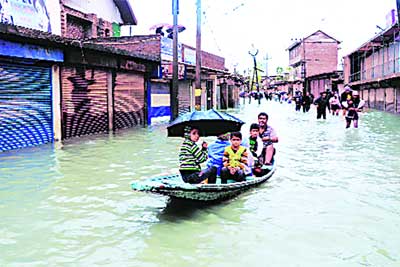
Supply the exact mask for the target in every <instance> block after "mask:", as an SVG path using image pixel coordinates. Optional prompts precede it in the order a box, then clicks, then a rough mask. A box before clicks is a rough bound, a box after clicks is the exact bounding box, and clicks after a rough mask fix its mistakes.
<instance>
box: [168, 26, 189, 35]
mask: <svg viewBox="0 0 400 267" xmlns="http://www.w3.org/2000/svg"><path fill="white" fill-rule="evenodd" d="M176 28H177V30H178V32H183V31H184V30H186V27H185V26H183V25H177V27H176ZM173 30H174V25H169V26H168V27H166V31H167V32H168V33H171V32H172V31H173Z"/></svg>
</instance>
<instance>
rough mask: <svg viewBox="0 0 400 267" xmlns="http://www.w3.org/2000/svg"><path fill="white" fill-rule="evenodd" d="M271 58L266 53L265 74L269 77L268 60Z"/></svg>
mask: <svg viewBox="0 0 400 267" xmlns="http://www.w3.org/2000/svg"><path fill="white" fill-rule="evenodd" d="M270 59H271V58H270V57H268V53H266V54H265V58H264V60H265V76H266V77H268V60H270Z"/></svg>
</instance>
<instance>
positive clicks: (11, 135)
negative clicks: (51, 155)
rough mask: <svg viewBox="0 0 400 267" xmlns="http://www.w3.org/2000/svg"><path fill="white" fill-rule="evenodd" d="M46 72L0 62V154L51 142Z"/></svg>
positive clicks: (49, 79) (44, 69)
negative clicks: (0, 152)
mask: <svg viewBox="0 0 400 267" xmlns="http://www.w3.org/2000/svg"><path fill="white" fill-rule="evenodd" d="M52 122H53V121H52V102H51V78H50V69H49V68H44V67H36V66H23V65H12V64H5V63H0V151H6V150H11V149H17V148H22V147H28V146H36V145H40V144H45V143H49V142H53V123H52Z"/></svg>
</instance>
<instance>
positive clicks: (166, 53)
mask: <svg viewBox="0 0 400 267" xmlns="http://www.w3.org/2000/svg"><path fill="white" fill-rule="evenodd" d="M161 60H166V61H172V60H173V41H172V39H170V38H167V37H162V38H161ZM178 62H182V44H181V43H178Z"/></svg>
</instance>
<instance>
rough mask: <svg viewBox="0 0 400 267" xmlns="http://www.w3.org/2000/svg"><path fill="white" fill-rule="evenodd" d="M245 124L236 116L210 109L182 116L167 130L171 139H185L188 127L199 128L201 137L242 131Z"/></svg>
mask: <svg viewBox="0 0 400 267" xmlns="http://www.w3.org/2000/svg"><path fill="white" fill-rule="evenodd" d="M243 124H244V122H243V121H242V120H240V119H238V118H236V117H235V116H232V115H230V114H228V113H225V112H221V111H217V110H215V109H210V110H206V111H193V112H189V113H185V114H183V115H180V116H179V117H178V118H176V119H175V120H174V121H173V122H171V124H170V125H169V126H168V127H167V129H168V136H169V137H183V136H184V129H185V127H186V126H191V127H196V128H198V129H199V132H200V135H201V136H218V135H220V134H223V133H226V132H235V131H240V128H241V127H242V125H243Z"/></svg>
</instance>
